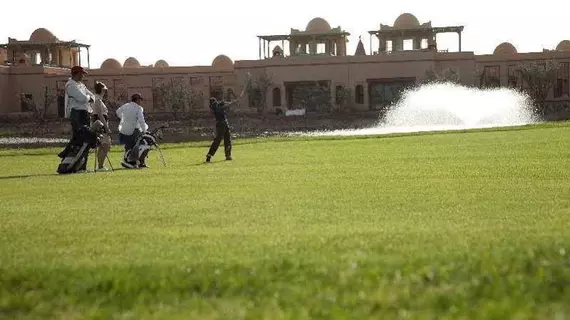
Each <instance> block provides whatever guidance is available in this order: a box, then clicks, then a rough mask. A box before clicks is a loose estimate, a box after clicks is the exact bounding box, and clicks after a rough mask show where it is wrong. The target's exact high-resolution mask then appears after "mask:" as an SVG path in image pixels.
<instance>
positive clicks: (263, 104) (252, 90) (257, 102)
mask: <svg viewBox="0 0 570 320" xmlns="http://www.w3.org/2000/svg"><path fill="white" fill-rule="evenodd" d="M272 86H273V79H272V78H271V76H270V75H268V74H267V73H266V72H263V73H261V74H259V75H258V76H257V77H255V78H252V79H250V80H249V81H248V83H247V84H246V93H247V96H248V97H249V106H250V107H252V108H256V109H257V112H259V113H261V112H263V111H264V110H265V109H266V108H267V91H268V90H269V88H271V87H272Z"/></svg>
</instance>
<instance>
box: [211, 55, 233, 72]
mask: <svg viewBox="0 0 570 320" xmlns="http://www.w3.org/2000/svg"><path fill="white" fill-rule="evenodd" d="M212 67H214V68H217V69H233V67H234V62H233V61H232V59H230V58H229V57H228V56H226V55H223V54H220V55H219V56H217V57H216V58H215V59H214V61H212Z"/></svg>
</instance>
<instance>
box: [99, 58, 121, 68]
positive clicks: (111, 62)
mask: <svg viewBox="0 0 570 320" xmlns="http://www.w3.org/2000/svg"><path fill="white" fill-rule="evenodd" d="M122 67H123V66H121V63H120V62H119V61H117V60H116V59H113V58H109V59H107V60H105V61H103V63H101V69H121V68H122Z"/></svg>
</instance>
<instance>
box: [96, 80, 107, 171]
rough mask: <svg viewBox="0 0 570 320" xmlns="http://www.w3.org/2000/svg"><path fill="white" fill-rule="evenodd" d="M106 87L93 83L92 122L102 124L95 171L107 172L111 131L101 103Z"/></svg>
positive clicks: (104, 108)
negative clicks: (106, 163) (106, 162)
mask: <svg viewBox="0 0 570 320" xmlns="http://www.w3.org/2000/svg"><path fill="white" fill-rule="evenodd" d="M105 93H107V86H106V85H105V84H104V83H103V82H99V81H97V82H95V102H94V103H93V116H92V118H93V122H95V121H97V120H99V121H101V122H102V123H103V134H101V143H100V144H99V146H98V147H97V171H108V169H107V168H105V159H106V158H107V154H108V153H109V150H111V136H110V134H111V129H110V128H109V110H108V109H107V106H106V105H105V103H104V102H103V99H104V96H105Z"/></svg>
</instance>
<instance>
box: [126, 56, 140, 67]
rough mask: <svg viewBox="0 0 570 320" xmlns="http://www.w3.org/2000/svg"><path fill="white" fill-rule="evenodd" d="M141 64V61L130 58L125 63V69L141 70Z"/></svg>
mask: <svg viewBox="0 0 570 320" xmlns="http://www.w3.org/2000/svg"><path fill="white" fill-rule="evenodd" d="M140 66H141V64H140V63H139V61H138V60H137V59H136V58H134V57H129V58H128V59H127V60H125V62H124V63H123V68H140Z"/></svg>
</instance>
